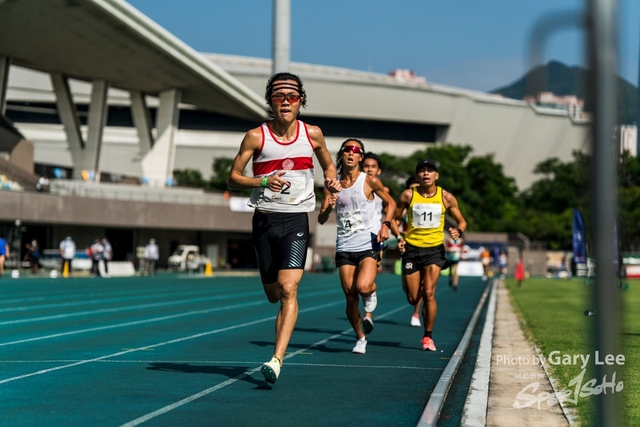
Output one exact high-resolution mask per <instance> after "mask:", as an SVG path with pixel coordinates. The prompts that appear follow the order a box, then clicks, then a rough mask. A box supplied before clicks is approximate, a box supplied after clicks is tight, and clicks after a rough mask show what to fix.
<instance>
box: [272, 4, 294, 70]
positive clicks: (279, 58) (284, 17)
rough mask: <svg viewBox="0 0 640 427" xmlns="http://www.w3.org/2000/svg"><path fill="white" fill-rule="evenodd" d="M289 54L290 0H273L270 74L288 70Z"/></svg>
mask: <svg viewBox="0 0 640 427" xmlns="http://www.w3.org/2000/svg"><path fill="white" fill-rule="evenodd" d="M290 55H291V0H273V52H272V57H273V66H272V69H271V71H272V74H275V73H280V72H284V71H289V57H290Z"/></svg>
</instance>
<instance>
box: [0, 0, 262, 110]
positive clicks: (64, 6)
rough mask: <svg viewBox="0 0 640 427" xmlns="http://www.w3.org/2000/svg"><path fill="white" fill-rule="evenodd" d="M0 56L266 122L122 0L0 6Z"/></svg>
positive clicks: (232, 87) (251, 99) (241, 94)
mask: <svg viewBox="0 0 640 427" xmlns="http://www.w3.org/2000/svg"><path fill="white" fill-rule="evenodd" d="M0 54H1V55H8V56H10V57H11V58H12V63H14V64H16V65H20V66H24V67H27V68H33V69H36V70H41V71H45V72H49V73H62V74H65V75H67V76H68V77H72V78H76V79H80V80H94V79H106V80H108V81H109V82H110V83H111V86H113V87H117V88H120V89H126V90H140V91H142V92H144V93H147V94H149V95H157V94H158V93H159V92H161V91H163V90H167V89H171V88H178V89H181V90H182V102H184V103H188V104H193V105H195V106H197V107H200V108H203V109H206V110H211V111H215V112H219V113H224V114H228V115H232V116H236V117H241V118H246V119H251V120H262V119H264V118H266V117H267V114H266V105H265V102H264V100H263V99H262V98H261V97H260V96H258V95H257V94H256V93H255V92H254V91H252V90H250V89H249V88H247V87H246V86H245V85H244V84H243V83H241V82H240V81H239V80H237V79H236V78H234V77H232V76H231V75H230V74H229V73H227V72H226V71H224V70H223V69H222V68H220V67H219V66H217V65H216V64H214V63H212V62H211V61H210V60H208V59H207V58H205V57H204V56H203V55H201V54H200V53H198V52H196V51H195V50H194V49H192V48H190V47H189V46H187V45H186V44H185V43H183V42H182V41H180V40H179V39H178V38H176V37H175V36H174V35H172V34H171V33H169V32H168V31H166V30H165V29H163V28H162V27H160V26H159V25H158V24H156V23H155V22H153V21H152V20H151V19H149V18H148V17H146V16H145V15H143V14H142V13H141V12H139V11H138V10H136V9H135V8H133V7H132V6H130V5H129V4H127V3H126V2H124V1H122V0H5V1H4V2H3V1H0Z"/></svg>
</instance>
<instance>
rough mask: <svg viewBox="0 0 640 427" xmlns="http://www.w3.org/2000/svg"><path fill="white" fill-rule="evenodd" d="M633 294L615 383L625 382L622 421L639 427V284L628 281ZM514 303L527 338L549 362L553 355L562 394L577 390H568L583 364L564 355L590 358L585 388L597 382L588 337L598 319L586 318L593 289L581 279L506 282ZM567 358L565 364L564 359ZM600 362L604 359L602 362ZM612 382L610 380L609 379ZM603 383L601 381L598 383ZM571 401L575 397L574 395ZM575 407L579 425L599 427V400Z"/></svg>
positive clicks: (583, 400)
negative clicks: (587, 356)
mask: <svg viewBox="0 0 640 427" xmlns="http://www.w3.org/2000/svg"><path fill="white" fill-rule="evenodd" d="M628 283H629V289H628V290H626V291H624V292H622V301H623V303H622V304H623V305H622V307H623V313H624V318H623V331H622V346H623V348H622V354H624V355H625V365H624V366H623V367H622V369H620V371H619V372H618V374H617V377H616V381H620V380H621V379H622V380H623V382H624V390H623V391H622V392H621V398H622V400H623V403H624V409H625V410H624V419H625V420H626V422H627V423H628V425H629V426H635V425H640V407H638V405H637V404H638V403H640V310H639V309H640V281H638V280H635V281H633V280H632V281H628ZM506 285H507V288H508V289H509V291H510V294H511V297H512V301H513V302H514V305H515V307H516V308H517V309H518V310H519V315H520V318H521V320H522V324H523V330H524V333H525V335H526V336H527V337H528V338H529V339H530V340H531V341H533V342H534V343H535V344H536V346H538V347H539V348H540V349H542V351H543V353H544V356H545V357H546V358H548V357H549V355H550V354H551V353H552V352H555V353H554V356H555V357H554V360H552V361H550V360H548V362H553V363H547V366H548V367H549V368H550V371H551V375H552V376H553V377H554V378H556V379H557V380H558V382H559V385H558V387H557V388H558V389H560V390H565V389H566V390H575V384H574V385H572V386H569V383H570V382H571V380H572V379H574V378H576V377H578V376H579V375H580V374H581V371H582V365H583V363H582V362H581V361H580V360H579V359H578V360H577V361H576V362H577V363H574V360H573V359H572V360H571V362H569V363H566V364H563V363H562V362H568V360H567V359H566V355H590V359H589V361H588V363H587V364H586V372H585V374H584V377H583V378H584V379H583V381H582V384H585V383H586V382H587V381H588V380H590V379H592V378H596V377H597V376H596V373H595V371H596V369H595V368H596V367H595V365H594V352H593V351H592V350H591V348H590V346H591V341H590V337H591V336H592V330H593V327H594V323H595V321H596V320H597V318H596V317H595V316H585V314H584V312H585V310H588V309H589V308H591V302H590V292H591V289H592V288H591V286H588V285H585V284H584V280H582V279H573V280H554V279H537V278H534V279H528V280H526V281H525V282H524V283H523V285H522V287H520V288H518V287H517V286H516V282H515V281H514V280H511V279H507V280H506ZM563 358H564V359H563ZM601 358H602V357H601ZM608 380H610V379H608ZM601 382H602V379H601V378H600V379H599V380H598V381H597V384H600V383H601ZM571 397H573V395H572V396H571ZM567 406H574V407H575V409H576V411H577V413H578V415H579V417H580V420H581V425H583V426H591V425H595V421H594V419H595V410H596V397H595V396H589V397H580V398H579V399H578V401H577V405H572V404H570V403H569V404H568V405H567Z"/></svg>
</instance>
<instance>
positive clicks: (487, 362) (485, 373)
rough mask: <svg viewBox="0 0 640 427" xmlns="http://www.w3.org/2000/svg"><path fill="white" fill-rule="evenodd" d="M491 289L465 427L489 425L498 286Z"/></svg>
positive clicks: (462, 424) (472, 380) (465, 408)
mask: <svg viewBox="0 0 640 427" xmlns="http://www.w3.org/2000/svg"><path fill="white" fill-rule="evenodd" d="M497 284H498V282H497V281H494V282H493V286H492V287H491V296H490V297H489V305H488V306H487V317H486V318H485V321H484V328H483V329H482V335H481V337H480V346H479V348H478V356H477V358H476V367H475V369H474V371H473V377H472V379H471V385H470V386H469V393H468V394H467V401H466V403H465V405H464V410H463V412H462V423H461V424H460V425H461V426H463V427H484V426H486V425H487V404H488V402H489V376H490V374H491V348H492V344H491V343H492V341H493V325H494V323H495V318H496V301H497V299H496V286H497Z"/></svg>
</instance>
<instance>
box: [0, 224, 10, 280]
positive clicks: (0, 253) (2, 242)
mask: <svg viewBox="0 0 640 427" xmlns="http://www.w3.org/2000/svg"><path fill="white" fill-rule="evenodd" d="M7 258H9V244H8V243H7V239H5V238H4V236H3V235H2V234H0V277H2V274H3V273H4V262H5V261H6V259H7Z"/></svg>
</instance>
